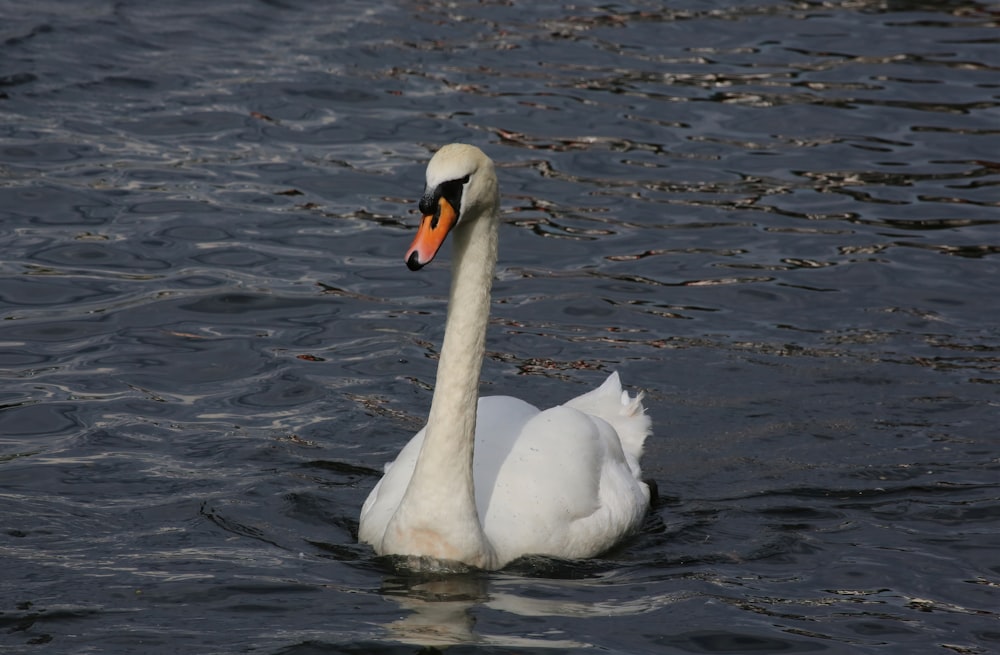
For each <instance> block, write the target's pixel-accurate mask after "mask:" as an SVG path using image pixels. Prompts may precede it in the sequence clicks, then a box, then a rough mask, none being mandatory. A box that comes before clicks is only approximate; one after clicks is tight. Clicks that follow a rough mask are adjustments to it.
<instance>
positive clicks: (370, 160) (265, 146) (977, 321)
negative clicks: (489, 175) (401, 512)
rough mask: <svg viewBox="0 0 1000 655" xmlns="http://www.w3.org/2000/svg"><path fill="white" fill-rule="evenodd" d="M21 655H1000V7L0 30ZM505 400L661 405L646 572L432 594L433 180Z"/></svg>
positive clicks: (8, 386) (0, 10) (60, 13)
mask: <svg viewBox="0 0 1000 655" xmlns="http://www.w3.org/2000/svg"><path fill="white" fill-rule="evenodd" d="M0 17H2V18H3V20H2V22H0V244H2V250H0V252H2V257H0V272H2V279H0V303H2V304H0V307H2V314H0V316H2V318H3V320H2V321H0V366H2V375H3V383H2V386H0V410H2V411H0V524H2V533H0V561H2V573H0V576H2V583H3V584H2V591H0V651H2V652H4V653H177V652H184V653H249V652H253V653H276V654H278V653H280V654H289V655H290V654H295V655H304V654H307V653H340V652H350V653H374V652H384V653H388V652H394V653H396V652H398V653H414V652H417V651H418V650H419V648H420V646H421V645H434V644H436V645H445V644H456V646H455V647H454V648H451V649H449V650H448V652H449V653H470V652H493V653H512V652H529V651H533V650H537V649H541V648H548V649H556V650H560V651H565V652H576V651H580V652H583V651H584V650H590V649H589V648H588V647H596V648H597V649H598V650H599V651H600V652H611V653H786V652H787V653H807V652H808V653H811V652H831V653H942V654H949V653H963V654H968V653H989V652H997V651H998V650H1000V622H998V618H1000V610H998V608H1000V434H998V427H997V426H998V419H1000V393H998V392H1000V386H998V384H1000V327H998V325H1000V300H998V298H1000V295H998V294H1000V282H998V279H1000V266H998V255H1000V30H998V27H1000V26H998V21H1000V7H998V5H996V4H986V3H984V4H977V3H972V2H892V1H889V2H865V1H863V0H862V1H850V2H847V1H845V2H778V1H775V2H770V3H768V2H760V1H746V2H740V1H733V2H730V3H722V2H694V1H693V0H691V1H687V0H686V1H684V2H679V3H671V5H670V6H669V7H666V6H664V5H662V4H660V3H654V2H648V3H642V2H634V3H625V4H621V3H618V4H606V3H600V2H589V1H586V0H585V1H584V2H577V3H573V4H558V3H514V2H488V3H471V2H458V3H454V4H439V3H436V2H431V3H408V2H403V3H387V4H385V5H376V4H375V3H366V2H354V3H313V2H305V1H300V0H288V1H283V2H282V1H272V2H251V1H249V0H247V1H244V2H226V3H210V2H197V3H196V2H188V1H184V2H168V3H144V2H138V1H136V0H131V1H126V2H118V3H107V2H97V1H95V0H80V1H75V2H51V1H46V0H41V1H38V2H32V3H22V2H14V1H12V0H0ZM457 140H462V141H468V142H472V143H476V144H478V145H481V146H482V147H483V148H484V149H485V150H487V152H488V153H489V154H490V155H492V156H493V157H494V158H495V159H496V160H497V162H498V165H499V167H500V169H499V173H500V177H501V184H502V187H503V194H504V196H503V209H504V217H503V218H504V225H503V226H502V228H501V239H502V252H501V262H500V266H499V269H498V273H497V275H498V282H497V285H496V290H495V295H494V297H495V304H494V321H493V325H492V328H491V333H490V337H489V338H490V341H489V357H488V361H487V362H486V366H485V369H484V383H483V387H484V392H485V393H514V394H517V395H520V396H523V397H526V398H530V399H533V400H536V401H537V402H538V403H539V404H543V405H551V404H556V403H559V402H561V401H563V400H565V399H567V398H569V397H571V396H573V395H576V394H577V393H581V392H582V391H584V390H586V389H587V388H589V387H590V386H592V385H594V384H596V383H598V382H599V381H600V380H601V379H602V377H603V376H604V375H605V374H606V373H607V372H608V371H610V370H614V369H616V370H618V371H620V372H621V373H622V376H623V378H624V379H625V381H626V382H627V383H628V384H630V385H632V386H634V387H637V388H642V389H645V390H646V393H647V398H648V406H649V408H650V412H651V414H652V416H653V419H654V428H655V434H654V436H653V437H652V438H651V439H650V440H649V442H648V449H647V454H646V457H645V460H644V469H645V471H646V473H647V474H648V475H649V476H651V477H653V478H655V479H656V480H657V481H658V482H659V485H660V495H661V497H660V499H659V504H658V506H657V507H656V509H655V511H654V512H653V513H652V514H651V516H650V517H649V520H648V521H647V523H646V526H645V529H644V530H643V532H642V534H640V535H639V536H637V537H636V538H635V539H633V540H632V541H630V542H629V543H627V544H625V545H623V546H622V547H621V548H620V549H618V550H616V551H615V552H613V553H609V554H608V555H607V557H605V558H602V559H599V560H594V561H587V562H551V561H527V562H522V563H520V564H518V565H516V566H514V567H513V568H512V569H510V570H507V571H503V572H499V573H494V574H488V575H485V574H484V575H481V576H469V577H462V578H450V579H444V580H435V579H419V578H408V577H405V576H401V575H398V574H396V573H394V572H393V571H392V569H391V568H390V567H389V566H388V564H387V563H386V562H382V561H379V560H377V559H375V558H373V557H372V554H371V552H370V550H369V549H368V548H367V547H362V546H358V545H357V544H356V543H355V531H356V527H357V523H356V521H357V515H358V511H359V508H360V506H361V503H362V501H363V499H364V497H365V496H366V495H367V493H368V491H369V490H370V488H371V487H372V486H373V485H374V483H375V481H376V479H377V477H378V472H377V471H379V470H380V468H381V466H382V464H383V463H384V462H385V461H386V460H387V459H389V458H391V457H392V456H393V454H394V453H395V451H396V450H397V449H398V448H399V447H400V445H401V444H402V443H404V442H405V441H406V440H407V439H408V438H409V435H410V434H411V433H412V432H413V431H415V430H416V429H417V428H418V427H419V425H420V424H421V422H422V417H423V416H425V414H426V411H427V407H428V404H429V400H430V395H431V389H430V385H431V384H432V383H433V379H434V371H435V363H436V360H435V354H436V351H437V348H438V346H439V343H440V339H441V335H442V321H443V315H444V309H445V307H444V294H445V293H446V288H447V283H448V267H447V265H446V264H441V265H436V266H432V267H430V268H428V269H427V270H425V271H423V272H421V273H419V274H413V273H410V272H409V271H407V270H406V269H405V267H404V266H403V262H402V256H403V252H404V250H405V248H406V246H407V244H408V242H409V239H410V237H411V235H412V230H413V226H414V225H415V222H416V217H415V209H416V199H417V198H418V196H419V194H420V192H421V191H422V185H423V178H422V175H423V167H424V164H425V163H426V161H427V159H428V158H429V156H430V154H431V152H432V151H433V150H434V149H435V148H436V147H438V146H440V145H442V144H444V143H447V142H450V141H457Z"/></svg>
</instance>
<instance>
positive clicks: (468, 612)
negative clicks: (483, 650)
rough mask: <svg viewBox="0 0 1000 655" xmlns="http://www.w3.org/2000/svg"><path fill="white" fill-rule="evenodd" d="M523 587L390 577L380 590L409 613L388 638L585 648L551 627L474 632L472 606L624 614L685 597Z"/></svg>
mask: <svg viewBox="0 0 1000 655" xmlns="http://www.w3.org/2000/svg"><path fill="white" fill-rule="evenodd" d="M547 582H549V583H551V582H557V583H560V584H563V583H565V584H587V581H581V580H555V581H553V580H548V581H547ZM525 587H529V588H530V587H531V582H530V580H529V579H526V578H523V577H520V576H516V575H503V574H496V573H493V574H489V573H486V572H477V571H469V572H464V573H457V574H454V573H453V574H439V575H433V576H432V575H424V574H422V575H416V574H412V575H399V576H395V577H390V578H387V579H386V580H385V581H384V583H383V586H382V594H383V595H384V596H385V597H387V598H391V599H392V600H393V601H395V602H397V603H398V604H399V605H400V607H401V608H402V609H404V610H406V611H407V612H408V614H407V615H406V616H404V617H403V618H401V619H399V620H397V621H393V622H392V623H390V624H388V625H387V626H385V627H386V629H387V630H388V631H389V636H390V638H392V639H394V640H396V641H400V642H402V643H406V644H413V645H419V646H425V647H428V646H454V645H459V644H480V645H493V646H508V647H521V648H523V647H532V648H583V647H590V646H593V644H589V643H587V642H583V641H578V640H573V639H559V638H558V637H557V636H556V635H553V633H552V632H551V631H547V633H548V634H547V635H546V636H545V637H542V636H538V637H532V636H525V635H504V634H483V633H480V632H477V631H476V629H475V624H476V617H475V612H474V610H475V609H476V608H488V609H490V610H495V611H499V612H506V613H510V614H514V615H517V616H522V617H540V616H563V617H575V618H587V617H609V616H625V615H634V614H643V613H646V612H651V611H654V610H657V609H659V608H661V607H663V606H665V605H668V604H671V603H674V602H677V601H679V600H683V599H684V598H686V597H688V596H689V595H688V594H672V595H669V596H655V597H647V598H642V599H638V598H635V597H634V596H631V595H630V598H631V600H629V601H628V602H625V603H620V602H612V601H601V602H585V601H579V600H567V599H556V600H553V599H543V598H531V597H527V596H524V595H520V594H518V593H515V592H513V591H510V590H512V589H524V588H525ZM602 595H603V594H602Z"/></svg>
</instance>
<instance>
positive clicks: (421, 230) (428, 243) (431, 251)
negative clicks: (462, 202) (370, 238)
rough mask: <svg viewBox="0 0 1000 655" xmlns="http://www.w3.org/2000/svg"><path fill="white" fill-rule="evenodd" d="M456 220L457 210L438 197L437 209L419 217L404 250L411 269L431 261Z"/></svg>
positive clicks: (442, 197) (418, 267)
mask: <svg viewBox="0 0 1000 655" xmlns="http://www.w3.org/2000/svg"><path fill="white" fill-rule="evenodd" d="M457 222H458V212H456V211H455V208H454V207H452V206H451V203H450V202H448V201H447V200H445V199H444V196H441V197H440V198H438V201H437V209H436V210H435V211H434V213H433V214H425V215H424V217H423V218H421V219H420V227H418V228H417V236H416V237H414V238H413V243H411V244H410V249H409V250H407V251H406V265H407V266H408V267H409V268H410V270H411V271H416V270H418V269H420V268H423V267H424V266H426V265H427V264H430V263H431V260H432V259H434V255H436V254H437V251H438V249H439V248H440V247H441V244H443V243H444V239H445V237H446V236H448V233H449V232H451V228H453V227H455V223H457Z"/></svg>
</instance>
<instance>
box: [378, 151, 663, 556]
mask: <svg viewBox="0 0 1000 655" xmlns="http://www.w3.org/2000/svg"><path fill="white" fill-rule="evenodd" d="M420 208H421V211H422V213H423V214H424V218H423V220H422V222H421V226H420V229H419V230H418V232H417V237H416V239H415V240H414V242H413V245H412V246H411V248H410V250H409V252H408V253H407V258H406V262H407V265H408V266H409V267H410V268H411V269H414V270H416V269H418V268H420V267H421V266H423V265H425V264H427V263H428V262H430V260H431V259H433V257H434V255H435V253H436V252H437V249H438V247H440V245H441V243H442V242H443V241H444V237H445V236H446V235H447V234H448V232H449V231H453V232H454V234H455V250H454V261H453V264H452V276H453V279H452V288H451V296H450V299H449V305H448V319H447V322H446V325H445V338H444V345H443V346H442V348H441V359H440V362H439V364H438V373H437V385H436V387H435V391H434V398H433V400H432V401H431V410H430V416H429V417H428V420H427V425H426V426H425V427H424V429H423V430H421V431H420V432H418V433H417V434H416V435H415V436H414V437H413V438H412V439H411V440H410V442H409V443H408V444H407V445H406V446H405V447H404V448H403V450H402V451H400V453H399V456H398V457H397V458H396V461H395V462H393V463H391V464H389V465H387V466H386V472H385V476H384V477H383V478H382V479H381V480H380V481H379V483H378V484H377V485H376V486H375V488H374V489H373V490H372V492H371V494H370V495H369V496H368V499H367V500H366V501H365V504H364V507H363V508H362V510H361V523H360V527H359V530H358V537H359V540H360V541H362V542H365V543H369V544H371V545H372V546H373V547H374V548H375V551H376V552H377V553H378V554H380V555H408V556H415V557H423V558H431V559H432V560H450V561H457V562H461V563H464V564H467V565H470V566H475V567H479V568H484V569H494V568H499V567H501V566H504V565H505V564H507V563H508V562H510V561H512V560H514V559H516V558H518V557H520V556H522V555H533V554H534V555H550V556H556V557H565V558H582V557H591V556H594V555H597V554H600V553H601V552H603V551H605V550H607V549H608V548H610V547H611V546H613V545H614V544H615V543H617V542H618V541H620V540H621V539H622V538H623V537H625V536H628V535H629V534H631V533H632V532H634V531H635V530H636V529H637V528H638V526H639V525H640V523H641V521H642V518H643V516H644V515H645V513H646V511H647V509H648V507H649V488H648V487H647V486H646V484H645V483H643V482H642V481H641V479H640V470H639V457H640V456H641V454H642V446H643V442H644V440H645V438H646V436H647V435H648V434H649V418H648V417H647V416H646V415H645V412H644V409H643V406H642V401H641V397H636V398H632V397H630V396H629V395H628V394H627V393H625V392H623V391H622V388H621V383H620V382H619V380H618V374H617V373H612V374H611V376H610V377H608V379H607V380H606V381H605V382H604V384H603V385H601V387H599V388H598V389H595V390H594V391H591V392H590V393H587V394H584V395H582V396H579V397H577V398H574V399H572V400H570V401H568V402H567V403H565V404H564V405H560V406H558V407H553V408H551V409H547V410H545V411H539V410H538V408H536V407H534V406H532V405H530V404H528V403H526V402H524V401H522V400H518V399H516V398H511V397H508V396H491V397H485V398H480V399H479V400H478V402H477V396H478V388H479V372H480V368H481V365H482V359H483V354H484V352H485V339H486V326H487V322H488V320H489V307H490V288H491V286H492V280H493V271H494V267H495V265H496V254H497V227H498V223H499V194H498V190H497V179H496V174H495V173H494V171H493V162H492V161H491V160H490V159H489V158H488V157H486V155H484V154H483V153H482V152H481V151H480V150H479V149H478V148H475V147H473V146H467V145H462V144H452V145H449V146H445V147H444V148H442V149H441V150H440V151H438V153H437V154H436V155H435V156H434V157H433V158H432V159H431V162H430V164H428V166H427V190H426V193H425V195H424V197H423V198H422V199H421V201H420ZM473 435H475V436H474V438H473Z"/></svg>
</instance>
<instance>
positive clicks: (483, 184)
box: [406, 143, 498, 271]
mask: <svg viewBox="0 0 1000 655" xmlns="http://www.w3.org/2000/svg"><path fill="white" fill-rule="evenodd" d="M497 202H498V200H497V178H496V173H495V172H494V171H493V161H492V160H490V158H489V157H487V156H486V155H485V154H484V153H483V151H482V150H480V149H479V148H477V147H475V146H470V145H466V144H464V143H452V144H450V145H447V146H445V147H443V148H441V149H440V150H438V151H437V153H435V154H434V156H433V157H432V158H431V161H430V163H429V164H427V187H426V188H425V189H424V195H423V197H422V198H421V199H420V213H421V214H422V215H423V218H421V219H420V227H419V228H417V236H416V237H415V238H414V239H413V243H412V244H411V245H410V249H409V250H407V251H406V265H407V266H408V267H409V268H410V270H412V271H416V270H418V269H420V268H422V267H424V266H426V265H427V264H429V263H430V262H431V260H432V259H434V255H436V254H437V251H438V249H439V248H440V247H441V244H443V243H444V239H445V237H447V236H448V233H449V232H451V230H452V228H454V227H455V226H456V225H458V224H459V223H465V222H471V221H473V220H475V219H477V218H479V217H480V216H481V215H483V214H491V213H495V212H496V207H497Z"/></svg>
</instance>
